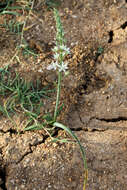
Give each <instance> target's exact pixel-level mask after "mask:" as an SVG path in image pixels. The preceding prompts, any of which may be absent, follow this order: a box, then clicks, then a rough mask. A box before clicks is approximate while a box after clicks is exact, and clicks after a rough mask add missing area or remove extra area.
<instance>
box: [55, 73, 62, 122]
mask: <svg viewBox="0 0 127 190" xmlns="http://www.w3.org/2000/svg"><path fill="white" fill-rule="evenodd" d="M61 80H62V72H59V73H58V84H57V97H56V107H55V111H54V121H56V118H57V111H58V106H59V101H60V90H61Z"/></svg>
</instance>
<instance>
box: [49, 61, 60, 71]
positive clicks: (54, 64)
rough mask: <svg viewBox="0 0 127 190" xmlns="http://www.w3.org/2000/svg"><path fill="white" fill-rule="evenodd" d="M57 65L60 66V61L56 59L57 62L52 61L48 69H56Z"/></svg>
mask: <svg viewBox="0 0 127 190" xmlns="http://www.w3.org/2000/svg"><path fill="white" fill-rule="evenodd" d="M57 67H58V63H57V61H56V62H52V63H51V64H50V65H49V66H48V67H47V69H48V70H56V69H57Z"/></svg>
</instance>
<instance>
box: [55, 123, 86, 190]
mask: <svg viewBox="0 0 127 190" xmlns="http://www.w3.org/2000/svg"><path fill="white" fill-rule="evenodd" d="M53 126H54V127H58V128H61V129H64V130H65V131H66V132H67V133H69V134H70V135H71V136H72V137H73V138H74V139H75V140H76V141H77V143H78V145H79V147H80V151H81V153H82V158H83V163H84V168H85V179H84V186H83V190H85V189H86V183H87V178H88V169H87V162H86V155H85V151H84V149H83V147H82V145H81V143H80V141H79V139H78V137H77V136H76V135H75V134H74V133H73V131H71V129H69V128H68V127H66V126H65V125H63V124H61V123H58V122H54V123H53Z"/></svg>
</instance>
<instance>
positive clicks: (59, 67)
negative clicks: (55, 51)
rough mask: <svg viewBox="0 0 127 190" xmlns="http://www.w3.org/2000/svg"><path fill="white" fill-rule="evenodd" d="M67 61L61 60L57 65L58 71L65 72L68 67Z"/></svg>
mask: <svg viewBox="0 0 127 190" xmlns="http://www.w3.org/2000/svg"><path fill="white" fill-rule="evenodd" d="M67 65H68V63H64V62H62V63H61V65H58V70H59V72H62V71H63V72H66V70H67V69H68V66H67Z"/></svg>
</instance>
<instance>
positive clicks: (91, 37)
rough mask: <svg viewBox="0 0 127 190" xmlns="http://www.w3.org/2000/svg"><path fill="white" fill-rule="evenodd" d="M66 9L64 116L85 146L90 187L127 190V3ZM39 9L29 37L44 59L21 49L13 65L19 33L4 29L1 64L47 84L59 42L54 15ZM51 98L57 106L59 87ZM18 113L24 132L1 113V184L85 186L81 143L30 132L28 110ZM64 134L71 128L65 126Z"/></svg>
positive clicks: (54, 189)
mask: <svg viewBox="0 0 127 190" xmlns="http://www.w3.org/2000/svg"><path fill="white" fill-rule="evenodd" d="M59 12H60V16H61V20H62V23H63V27H64V31H65V37H66V40H67V44H68V46H69V47H70V49H71V55H70V56H68V58H67V59H68V62H69V71H70V73H69V75H68V76H67V77H65V78H64V79H63V84H62V94H61V102H63V103H64V105H65V107H64V110H63V112H62V113H61V115H60V117H59V120H60V121H62V122H63V123H64V124H66V125H67V126H68V127H70V128H71V129H72V130H73V131H74V132H75V134H76V135H77V136H78V138H79V140H80V141H81V143H82V145H83V146H84V148H85V151H86V158H87V163H88V183H87V188H86V190H127V1H125V0H98V1H94V0H91V1H89V0H61V5H60V7H59ZM34 14H35V15H36V17H35V16H32V15H31V17H30V18H29V21H28V23H29V24H30V25H31V24H33V23H34V24H35V25H33V27H32V28H30V30H28V31H26V32H25V33H24V37H25V39H26V41H27V42H28V43H30V46H32V47H33V48H34V49H35V50H36V52H38V53H39V54H40V56H39V58H37V60H34V58H33V57H32V56H30V57H28V58H26V57H24V56H23V55H22V53H20V55H19V58H20V63H17V61H16V60H13V61H12V62H11V63H10V60H11V58H12V56H13V55H14V53H15V47H16V45H17V44H18V43H19V37H18V36H17V35H14V34H13V35H12V33H11V32H9V31H6V30H3V29H2V28H0V67H1V68H2V67H4V66H6V65H8V63H9V64H10V65H11V68H12V70H13V69H14V70H16V71H17V72H19V73H20V74H21V76H22V77H24V78H26V79H27V80H35V78H39V80H40V81H41V82H42V84H43V83H44V84H49V83H50V84H52V83H53V82H55V81H56V79H57V76H56V73H52V72H51V71H47V70H46V67H47V65H48V64H49V63H50V62H51V61H52V50H51V49H52V47H53V46H54V43H55V41H54V38H55V21H54V18H53V13H52V11H50V10H47V9H46V8H45V6H44V1H43V0H42V1H41V0H37V1H35V5H34ZM3 17H4V16H1V18H0V22H1V23H2V22H3ZM10 17H11V16H10ZM37 18H39V19H37ZM40 19H41V20H42V21H43V22H40ZM31 40H32V41H31ZM100 47H101V49H102V51H101V52H100V51H99V50H100ZM45 101H46V102H45V107H44V109H47V110H49V109H54V104H52V102H53V101H55V93H54V97H53V100H52V102H50V101H48V100H45ZM14 119H15V120H16V121H17V123H18V129H19V130H21V134H17V133H16V131H15V130H14V128H13V125H12V124H11V122H10V121H9V119H8V118H5V117H3V115H2V114H1V115H0V190H81V189H82V188H83V180H84V172H83V161H82V158H81V155H80V150H79V147H78V146H77V145H76V144H71V143H69V144H62V143H51V142H50V139H49V138H47V137H45V134H44V133H43V132H42V131H32V132H31V131H29V132H23V131H22V129H21V128H22V113H20V114H19V115H18V116H15V118H14ZM57 136H62V137H64V138H65V137H66V134H65V133H64V132H63V131H61V130H59V131H58V134H57Z"/></svg>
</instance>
